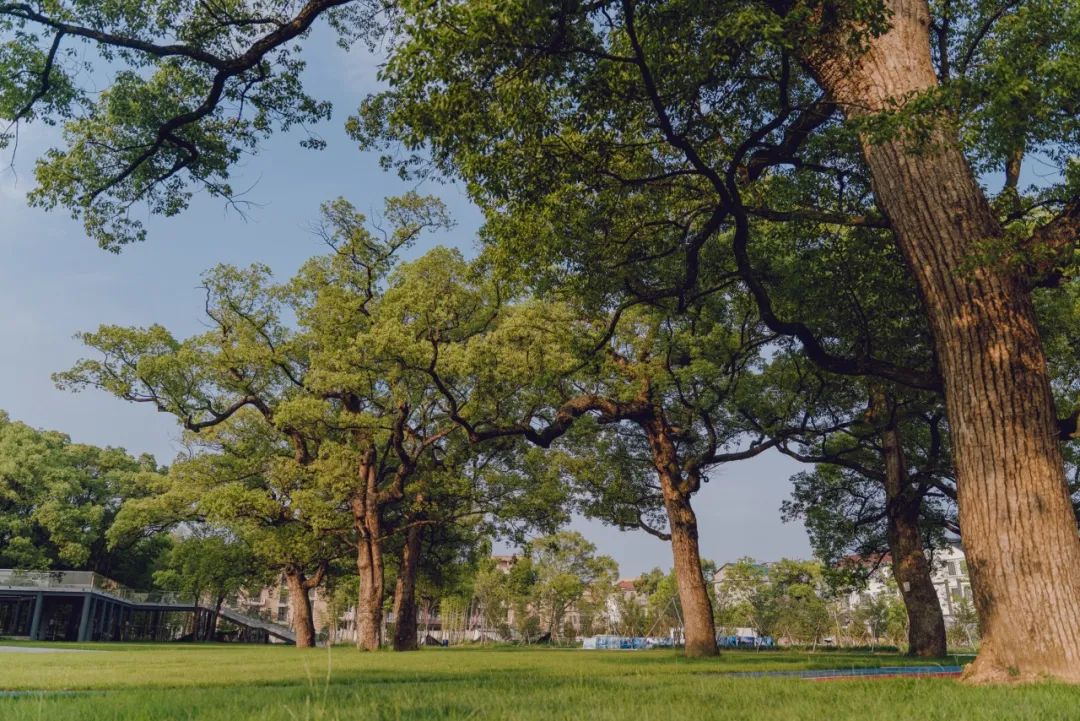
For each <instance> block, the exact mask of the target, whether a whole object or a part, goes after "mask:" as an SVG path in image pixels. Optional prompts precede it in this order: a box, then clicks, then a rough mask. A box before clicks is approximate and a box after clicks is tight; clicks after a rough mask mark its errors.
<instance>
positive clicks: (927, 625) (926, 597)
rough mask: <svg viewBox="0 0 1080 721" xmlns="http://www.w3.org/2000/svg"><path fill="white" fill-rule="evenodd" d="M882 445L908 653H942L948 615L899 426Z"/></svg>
mask: <svg viewBox="0 0 1080 721" xmlns="http://www.w3.org/2000/svg"><path fill="white" fill-rule="evenodd" d="M881 445H882V454H883V455H884V457H885V518H886V535H887V536H888V541H889V553H890V554H891V555H892V571H893V578H894V579H896V583H897V585H898V586H899V587H900V595H901V596H902V597H903V599H904V607H905V608H906V609H907V616H908V655H909V656H925V657H932V658H936V657H939V656H944V655H945V618H944V617H943V616H942V614H941V603H940V602H939V601H938V597H937V591H935V590H934V582H933V580H932V578H931V576H930V562H929V560H927V558H926V549H925V548H924V547H923V542H922V533H920V531H919V507H920V506H921V498H920V497H919V496H918V494H917V493H916V492H915V489H913V488H912V487H911V479H910V478H909V477H908V468H907V462H906V460H905V458H904V448H903V445H902V443H901V436H900V432H899V431H898V430H897V429H896V428H895V427H888V428H886V429H884V430H883V431H882V433H881Z"/></svg>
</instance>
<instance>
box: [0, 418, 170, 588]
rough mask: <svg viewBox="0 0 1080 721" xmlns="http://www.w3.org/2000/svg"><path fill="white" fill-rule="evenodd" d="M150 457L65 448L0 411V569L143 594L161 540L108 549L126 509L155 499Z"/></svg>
mask: <svg viewBox="0 0 1080 721" xmlns="http://www.w3.org/2000/svg"><path fill="white" fill-rule="evenodd" d="M161 477H162V476H161V473H160V471H159V469H158V467H157V464H156V463H155V461H154V459H153V458H151V457H150V456H141V457H139V458H133V457H131V456H130V455H128V454H127V453H126V452H125V451H124V450H123V449H121V448H97V447H95V446H90V445H85V444H80V443H72V441H71V439H70V438H68V437H67V436H66V435H63V434H61V433H57V432H54V431H39V430H35V429H33V428H31V427H29V426H27V425H25V424H24V423H19V422H18V421H12V420H10V419H9V418H8V416H7V414H5V413H3V412H2V411H0V567H5V568H35V569H56V570H86V571H96V572H98V573H101V574H104V575H106V576H109V577H112V578H115V579H116V580H118V581H120V582H122V583H126V584H129V585H132V586H135V587H140V588H147V587H149V585H150V575H151V573H152V572H153V569H154V567H155V564H156V562H157V559H158V557H159V555H160V554H161V553H162V552H163V551H164V550H166V549H167V546H168V539H165V538H161V537H155V536H154V535H153V534H152V533H151V534H141V535H135V536H132V537H129V538H127V539H126V540H125V542H124V543H121V544H112V545H110V544H109V542H108V540H107V535H108V534H109V533H110V532H111V530H112V528H113V526H114V525H115V524H116V523H117V516H118V514H119V513H120V509H121V507H122V505H123V504H124V503H125V502H131V501H135V500H136V499H140V498H145V497H147V496H149V495H150V494H152V493H154V492H155V489H156V487H157V484H158V483H159V481H160V479H161Z"/></svg>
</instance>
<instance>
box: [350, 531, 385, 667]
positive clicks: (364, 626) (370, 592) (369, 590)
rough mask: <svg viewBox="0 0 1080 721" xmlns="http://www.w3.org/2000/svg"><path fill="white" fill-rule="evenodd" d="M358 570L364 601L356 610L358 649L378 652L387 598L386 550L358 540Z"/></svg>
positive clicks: (363, 540)
mask: <svg viewBox="0 0 1080 721" xmlns="http://www.w3.org/2000/svg"><path fill="white" fill-rule="evenodd" d="M356 548H357V555H356V568H357V571H358V572H359V574H360V597H359V599H358V602H357V606H356V646H357V648H360V649H363V650H366V651H377V650H379V647H380V646H382V620H383V613H382V605H383V595H384V585H383V584H384V582H383V560H382V549H381V548H380V547H379V543H378V541H375V540H373V539H372V538H370V537H361V538H359V539H357V544H356Z"/></svg>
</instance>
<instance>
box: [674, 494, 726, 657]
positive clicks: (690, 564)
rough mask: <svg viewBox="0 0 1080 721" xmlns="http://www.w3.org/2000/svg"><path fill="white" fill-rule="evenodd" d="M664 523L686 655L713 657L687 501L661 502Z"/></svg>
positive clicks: (712, 636) (713, 641) (705, 592)
mask: <svg viewBox="0 0 1080 721" xmlns="http://www.w3.org/2000/svg"><path fill="white" fill-rule="evenodd" d="M664 505H665V506H666V507H667V514H668V522H669V524H670V525H671V555H672V558H673V560H674V562H675V580H676V583H677V584H678V586H679V601H680V602H681V604H682V612H683V625H684V632H685V634H686V655H687V656H690V657H699V656H715V655H716V654H717V648H716V625H715V624H714V622H713V609H712V604H711V603H710V602H709V590H708V586H707V585H706V584H705V576H704V574H702V572H701V553H700V551H699V550H698V529H697V516H696V515H695V514H694V509H693V508H691V506H690V499H689V498H679V497H677V496H674V495H673V496H672V498H670V499H668V498H665V499H664Z"/></svg>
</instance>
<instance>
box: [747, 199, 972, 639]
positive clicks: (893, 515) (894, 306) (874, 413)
mask: <svg viewBox="0 0 1080 721" xmlns="http://www.w3.org/2000/svg"><path fill="white" fill-rule="evenodd" d="M774 190H775V191H776V192H778V193H779V192H784V191H785V189H784V188H782V187H780V184H777V187H775V188H774ZM789 192H790V190H789ZM814 231H815V229H814V228H813V227H805V226H801V227H800V225H799V224H796V223H786V224H776V225H775V226H774V227H773V228H772V229H771V234H770V235H769V236H767V237H766V238H763V240H762V241H759V243H758V244H757V245H758V248H757V252H756V253H755V257H754V264H755V267H757V268H759V269H760V271H761V272H762V273H763V274H764V275H765V276H766V277H767V278H768V280H767V281H766V283H767V287H768V290H769V295H770V297H771V299H772V301H773V305H774V307H775V308H776V309H777V311H778V312H780V313H783V314H785V315H790V314H791V313H793V312H796V311H797V312H799V313H800V315H801V317H802V318H803V319H804V322H805V323H806V324H807V326H808V327H809V328H811V329H812V330H813V332H814V334H815V335H816V336H818V337H827V338H832V339H834V342H840V343H843V344H845V345H847V346H848V347H858V346H859V345H864V346H869V347H873V348H875V349H877V352H879V353H882V354H885V355H888V357H889V358H890V359H891V360H892V361H893V362H900V363H903V364H904V365H907V366H909V367H923V368H926V369H931V368H932V367H933V365H932V354H931V352H930V341H929V337H928V336H929V334H928V330H927V328H926V323H925V321H924V319H923V316H922V314H921V313H920V312H919V307H918V300H917V296H916V293H915V290H914V287H913V285H912V283H911V280H910V278H909V277H908V276H907V274H906V273H905V272H904V271H903V267H902V264H900V263H899V262H898V261H899V258H898V252H897V250H896V248H895V246H893V245H891V244H889V243H887V242H884V241H887V238H883V237H882V235H883V234H884V233H885V232H886V231H884V230H882V229H877V228H845V229H835V230H834V231H833V232H828V233H823V232H818V233H815V232H814ZM800 273H803V274H807V275H810V276H811V277H815V278H820V279H822V280H823V281H826V282H815V283H804V282H801V281H800V279H799V274H800ZM791 346H792V344H790V343H787V344H780V345H779V346H778V347H777V349H776V352H777V356H776V360H775V361H774V363H773V364H772V365H771V367H770V372H769V373H767V374H766V375H765V377H764V378H765V380H764V383H763V384H762V385H763V392H762V393H761V394H760V402H759V404H758V405H759V406H760V407H759V408H758V409H757V410H756V411H755V414H756V415H758V416H763V417H768V416H769V415H771V414H774V413H777V412H783V411H782V410H773V409H772V408H770V406H771V405H772V399H774V398H785V397H786V396H788V395H790V394H791V393H793V392H799V389H803V390H802V391H801V399H800V400H799V401H798V402H796V403H795V405H796V407H798V408H799V410H800V412H801V413H803V414H804V415H809V416H814V417H818V418H820V419H821V422H822V423H829V424H832V425H833V426H835V428H836V430H835V431H834V432H832V433H829V434H826V435H824V436H821V435H819V436H814V437H811V438H805V437H798V436H795V437H791V438H787V439H783V440H782V441H781V442H780V443H779V444H778V446H777V447H778V448H779V449H780V450H781V451H782V452H784V453H787V454H789V455H791V456H793V457H795V458H797V459H799V460H801V461H804V462H815V463H819V464H821V463H829V462H832V463H833V464H834V466H835V468H830V467H828V466H818V468H817V470H816V471H815V472H813V473H802V474H799V475H798V476H796V484H795V485H796V488H795V495H794V501H793V503H791V504H790V505H787V506H786V507H785V509H784V510H785V515H786V516H787V517H789V518H790V517H794V516H803V517H804V518H806V520H807V527H808V530H809V531H810V534H811V539H812V542H813V544H814V548H815V550H816V552H817V553H818V557H819V558H821V559H823V560H825V561H826V562H827V563H828V564H829V565H830V566H832V567H837V566H845V565H846V566H849V568H848V569H847V570H849V571H852V573H850V574H848V573H841V574H835V575H834V574H830V578H831V579H833V580H834V581H841V582H842V581H844V580H845V579H847V580H849V581H850V580H855V581H858V580H860V577H861V576H864V575H865V573H866V571H868V570H870V569H871V568H873V567H874V566H876V563H877V562H880V561H881V559H882V558H883V557H885V555H886V554H888V558H889V563H890V565H891V569H892V574H893V577H894V578H895V579H896V581H897V584H898V588H899V590H900V593H901V595H902V596H903V598H904V601H905V607H906V609H907V611H908V615H909V622H908V624H907V627H908V634H909V638H908V652H909V653H910V654H912V655H919V656H932V657H933V656H942V655H944V653H945V624H944V620H943V618H942V612H941V608H940V604H939V602H938V599H937V594H936V592H935V590H934V586H933V582H932V579H931V567H930V563H929V561H928V558H927V554H926V552H927V551H929V550H931V549H932V548H933V545H935V544H936V543H940V542H941V539H942V534H943V533H944V531H945V528H944V526H943V525H942V522H943V521H945V520H948V521H949V526H950V529H949V530H952V531H956V529H957V527H956V523H955V509H954V508H953V509H952V510H951V511H950V510H949V508H948V507H951V506H952V503H951V502H949V501H947V500H945V499H943V498H942V495H943V494H947V495H948V496H949V497H955V484H954V482H953V479H952V468H951V462H950V456H949V453H948V428H947V425H946V424H945V422H944V410H943V409H942V408H941V404H940V402H939V399H938V397H937V396H936V395H934V394H932V393H926V392H921V393H920V392H917V391H915V390H912V389H910V388H905V387H903V386H900V385H898V384H895V383H889V382H886V381H881V380H875V379H872V378H871V379H852V378H850V377H842V376H837V375H833V374H828V373H827V372H824V371H821V370H819V369H816V368H815V367H814V366H813V365H812V364H810V363H809V361H807V360H806V359H805V358H804V357H803V356H802V354H801V353H799V352H798V350H797V349H796V348H793V347H791ZM785 402H786V403H788V404H791V403H792V401H785ZM852 553H854V554H857V555H859V556H862V557H863V559H864V561H865V564H859V565H857V566H855V567H850V566H851V564H850V563H845V562H846V561H847V560H848V559H847V556H848V555H849V554H852Z"/></svg>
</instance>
